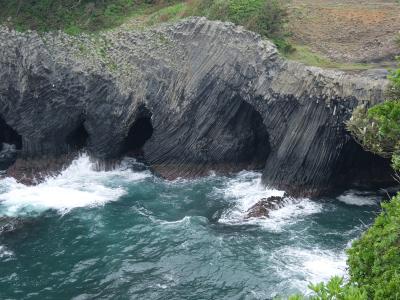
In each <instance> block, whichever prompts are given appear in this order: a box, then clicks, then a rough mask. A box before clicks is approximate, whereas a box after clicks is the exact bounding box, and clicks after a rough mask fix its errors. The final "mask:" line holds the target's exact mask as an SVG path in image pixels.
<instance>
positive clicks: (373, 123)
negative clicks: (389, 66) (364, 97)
mask: <svg viewBox="0 0 400 300" xmlns="http://www.w3.org/2000/svg"><path fill="white" fill-rule="evenodd" d="M389 79H390V81H391V85H390V86H389V88H388V93H387V97H388V100H387V101H385V102H384V103H382V104H379V105H376V106H374V107H372V108H370V109H367V108H365V107H362V106H361V107H358V108H357V109H356V110H355V111H354V113H353V116H352V118H351V119H350V121H349V122H348V123H347V127H348V129H349V131H350V132H351V133H352V135H353V136H354V138H355V139H356V140H357V141H359V143H360V144H361V145H362V146H363V147H364V148H365V149H366V150H368V151H371V152H373V153H376V154H378V155H381V156H383V157H388V158H391V159H392V163H393V166H394V167H395V168H398V166H399V161H400V69H399V70H395V71H393V72H391V74H390V76H389ZM397 170H400V168H398V169H397Z"/></svg>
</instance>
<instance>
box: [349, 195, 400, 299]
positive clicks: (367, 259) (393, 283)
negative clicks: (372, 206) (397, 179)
mask: <svg viewBox="0 0 400 300" xmlns="http://www.w3.org/2000/svg"><path fill="white" fill-rule="evenodd" d="M382 208H383V211H382V213H381V214H380V215H379V216H378V217H377V218H376V220H375V223H374V224H373V226H372V227H371V228H370V229H369V230H368V231H367V232H366V233H365V234H364V235H363V236H362V237H361V238H360V239H359V240H357V241H355V242H354V243H353V245H352V247H351V248H350V249H349V250H348V254H349V258H348V265H349V267H350V269H349V272H350V277H351V282H352V283H356V284H358V285H360V286H362V287H363V288H365V289H366V291H367V293H368V296H369V298H370V299H377V300H378V299H388V300H389V299H400V194H398V195H397V196H396V197H394V198H393V199H392V200H391V201H390V202H388V203H384V204H383V205H382Z"/></svg>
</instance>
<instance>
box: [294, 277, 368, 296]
mask: <svg viewBox="0 0 400 300" xmlns="http://www.w3.org/2000/svg"><path fill="white" fill-rule="evenodd" d="M309 288H310V290H311V291H312V294H311V295H310V296H309V297H305V296H302V295H293V296H290V297H289V300H303V299H309V300H367V299H368V297H367V292H366V291H365V289H364V288H359V287H358V286H356V285H350V284H346V283H345V282H344V280H343V277H338V276H335V277H332V278H331V280H330V281H329V282H328V283H326V284H325V283H318V284H310V285H309Z"/></svg>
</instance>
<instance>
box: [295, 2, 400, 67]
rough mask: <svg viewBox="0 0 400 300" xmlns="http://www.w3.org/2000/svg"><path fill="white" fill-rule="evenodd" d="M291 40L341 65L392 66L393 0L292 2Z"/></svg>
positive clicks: (396, 21) (399, 12) (399, 19)
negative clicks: (371, 64) (373, 64)
mask: <svg viewBox="0 0 400 300" xmlns="http://www.w3.org/2000/svg"><path fill="white" fill-rule="evenodd" d="M289 27H290V31H291V32H292V37H291V41H292V42H293V43H294V44H297V45H304V46H307V47H308V48H309V49H310V50H311V52H313V53H316V54H318V55H321V56H324V57H327V58H328V59H330V60H332V61H335V62H340V63H375V64H377V65H381V66H387V65H392V64H393V62H394V58H395V56H396V55H399V54H400V44H399V42H398V41H399V39H400V37H399V34H400V3H399V2H398V1H395V0H386V1H385V0H358V1H356V0H341V1H339V0H292V1H291V3H290V23H289Z"/></svg>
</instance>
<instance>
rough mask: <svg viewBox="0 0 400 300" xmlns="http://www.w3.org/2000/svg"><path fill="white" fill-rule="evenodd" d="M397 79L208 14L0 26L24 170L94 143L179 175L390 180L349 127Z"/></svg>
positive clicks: (309, 186)
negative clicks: (288, 49) (247, 171)
mask: <svg viewBox="0 0 400 300" xmlns="http://www.w3.org/2000/svg"><path fill="white" fill-rule="evenodd" d="M386 84H387V82H386V80H384V79H379V78H374V77H371V76H368V75H362V74H360V75H354V74H353V75H347V74H345V73H342V72H339V71H328V70H322V69H319V68H313V67H306V66H304V65H302V64H299V63H296V62H291V61H285V60H284V59H282V58H281V57H280V56H279V55H278V53H277V50H276V48H275V46H274V45H273V44H271V43H270V42H268V41H264V40H263V39H262V38H261V37H260V36H259V35H257V34H254V33H252V32H248V31H246V30H244V29H243V28H241V27H235V26H234V25H233V24H230V23H221V22H211V21H207V20H206V19H204V18H191V19H187V20H184V21H182V22H180V23H177V24H173V25H163V26H161V27H158V28H156V29H151V30H145V31H137V32H127V31H123V30H114V31H108V32H105V33H102V34H97V35H81V36H68V35H65V34H63V33H61V32H58V33H48V34H44V35H38V34H37V33H35V32H26V33H17V32H15V31H10V30H8V29H6V28H1V29H0V116H1V118H2V121H3V123H1V122H0V125H1V126H0V127H1V128H2V131H3V132H7V134H5V135H3V137H2V140H1V141H0V142H6V143H11V144H15V145H17V146H18V144H21V145H20V147H17V148H19V149H20V150H19V154H18V157H19V158H18V161H17V163H16V164H15V165H14V167H12V168H11V169H10V170H12V171H10V172H9V173H10V174H13V175H16V176H18V177H21V176H23V174H22V173H24V172H25V171H26V170H27V169H29V168H30V167H31V166H37V165H38V164H36V163H35V162H37V161H43V160H46V159H47V158H49V157H52V158H54V157H65V155H66V154H67V153H70V152H73V151H76V150H79V149H81V148H82V147H86V148H87V151H88V152H89V153H90V154H91V155H92V156H93V157H95V158H98V159H100V160H102V161H112V160H115V159H118V158H119V157H121V156H122V155H125V154H127V153H142V154H143V156H144V158H145V160H146V161H147V162H148V163H149V164H150V165H151V166H152V168H153V169H154V170H155V171H156V172H157V173H159V174H160V175H161V176H164V177H166V178H170V179H173V178H176V177H180V176H183V177H193V176H201V175H204V174H207V172H208V171H209V170H216V171H222V172H229V171H237V170H240V169H243V168H263V169H264V176H263V179H264V182H265V183H266V184H267V185H270V186H273V187H277V188H282V189H285V190H287V191H289V192H291V193H292V194H296V195H319V194H322V193H325V192H328V191H331V190H333V189H335V188H339V187H344V186H348V185H350V184H353V183H357V184H375V183H378V182H380V181H387V180H389V179H390V171H389V170H390V169H389V167H388V162H386V161H383V160H382V159H380V158H377V157H374V156H372V155H371V154H369V153H366V152H364V151H363V150H362V149H361V148H360V147H359V146H358V145H356V144H355V143H354V142H353V141H352V139H351V138H350V136H349V135H348V134H347V133H346V131H345V126H344V121H346V120H347V119H348V118H349V117H350V116H351V112H352V110H353V108H354V107H356V106H357V105H360V104H365V105H373V104H375V103H378V102H379V101H381V100H382V99H383V91H384V89H385V86H386ZM0 137H1V135H0ZM39 165H40V164H39ZM33 168H35V167H33Z"/></svg>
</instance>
